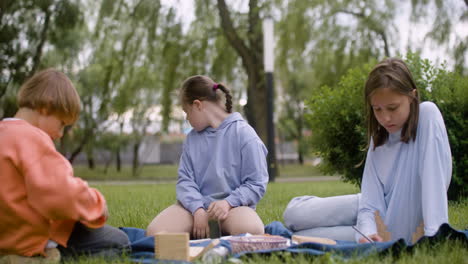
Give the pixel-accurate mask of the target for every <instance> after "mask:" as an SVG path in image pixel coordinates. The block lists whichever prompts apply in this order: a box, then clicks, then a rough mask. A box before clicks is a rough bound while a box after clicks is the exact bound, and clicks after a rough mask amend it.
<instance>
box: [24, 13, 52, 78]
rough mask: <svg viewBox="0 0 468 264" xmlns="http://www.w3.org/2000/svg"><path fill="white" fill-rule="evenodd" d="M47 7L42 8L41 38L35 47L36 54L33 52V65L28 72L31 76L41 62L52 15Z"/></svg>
mask: <svg viewBox="0 0 468 264" xmlns="http://www.w3.org/2000/svg"><path fill="white" fill-rule="evenodd" d="M48 8H49V7H46V9H45V10H44V12H45V20H44V27H43V28H42V31H41V39H40V40H39V44H37V47H36V54H34V58H33V66H32V68H31V71H30V72H29V76H32V75H33V74H34V73H35V72H36V71H37V69H38V68H39V65H40V63H41V58H42V50H43V49H44V44H45V42H46V40H47V31H48V30H49V22H50V17H51V15H52V14H51V13H50V11H49V9H48Z"/></svg>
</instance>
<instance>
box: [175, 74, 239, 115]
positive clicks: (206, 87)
mask: <svg viewBox="0 0 468 264" xmlns="http://www.w3.org/2000/svg"><path fill="white" fill-rule="evenodd" d="M218 90H221V91H222V92H223V93H224V95H225V96H224V99H225V105H226V111H227V112H228V113H231V112H232V95H231V91H230V90H229V89H228V88H227V87H226V86H225V85H224V84H222V83H215V82H214V81H213V80H212V79H211V78H209V77H207V76H203V75H195V76H191V77H189V78H187V79H186V80H185V81H184V83H183V84H182V88H181V91H180V99H181V101H182V104H185V105H191V104H193V101H195V100H200V101H211V102H215V103H219V102H221V101H222V100H223V97H222V96H221V93H219V92H218Z"/></svg>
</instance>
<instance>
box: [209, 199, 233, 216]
mask: <svg viewBox="0 0 468 264" xmlns="http://www.w3.org/2000/svg"><path fill="white" fill-rule="evenodd" d="M231 209H232V206H231V205H230V204H229V203H228V202H227V201H226V200H221V201H216V202H212V203H211V204H210V206H209V207H208V215H209V216H210V218H211V219H215V220H225V219H226V218H227V216H228V214H229V211H230V210H231Z"/></svg>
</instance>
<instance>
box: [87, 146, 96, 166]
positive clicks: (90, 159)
mask: <svg viewBox="0 0 468 264" xmlns="http://www.w3.org/2000/svg"><path fill="white" fill-rule="evenodd" d="M86 157H87V160H88V168H89V169H90V170H94V168H95V167H96V163H95V162H94V154H93V150H92V149H91V150H89V151H87V152H86Z"/></svg>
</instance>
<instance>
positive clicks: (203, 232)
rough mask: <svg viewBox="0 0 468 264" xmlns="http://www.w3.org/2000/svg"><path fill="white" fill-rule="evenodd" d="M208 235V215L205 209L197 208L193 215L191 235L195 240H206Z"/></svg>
mask: <svg viewBox="0 0 468 264" xmlns="http://www.w3.org/2000/svg"><path fill="white" fill-rule="evenodd" d="M209 234H210V228H209V226H208V214H207V213H206V211H205V209H203V208H198V209H197V211H195V213H194V214H193V230H192V235H193V237H194V238H196V239H201V238H207V237H208V236H209Z"/></svg>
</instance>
